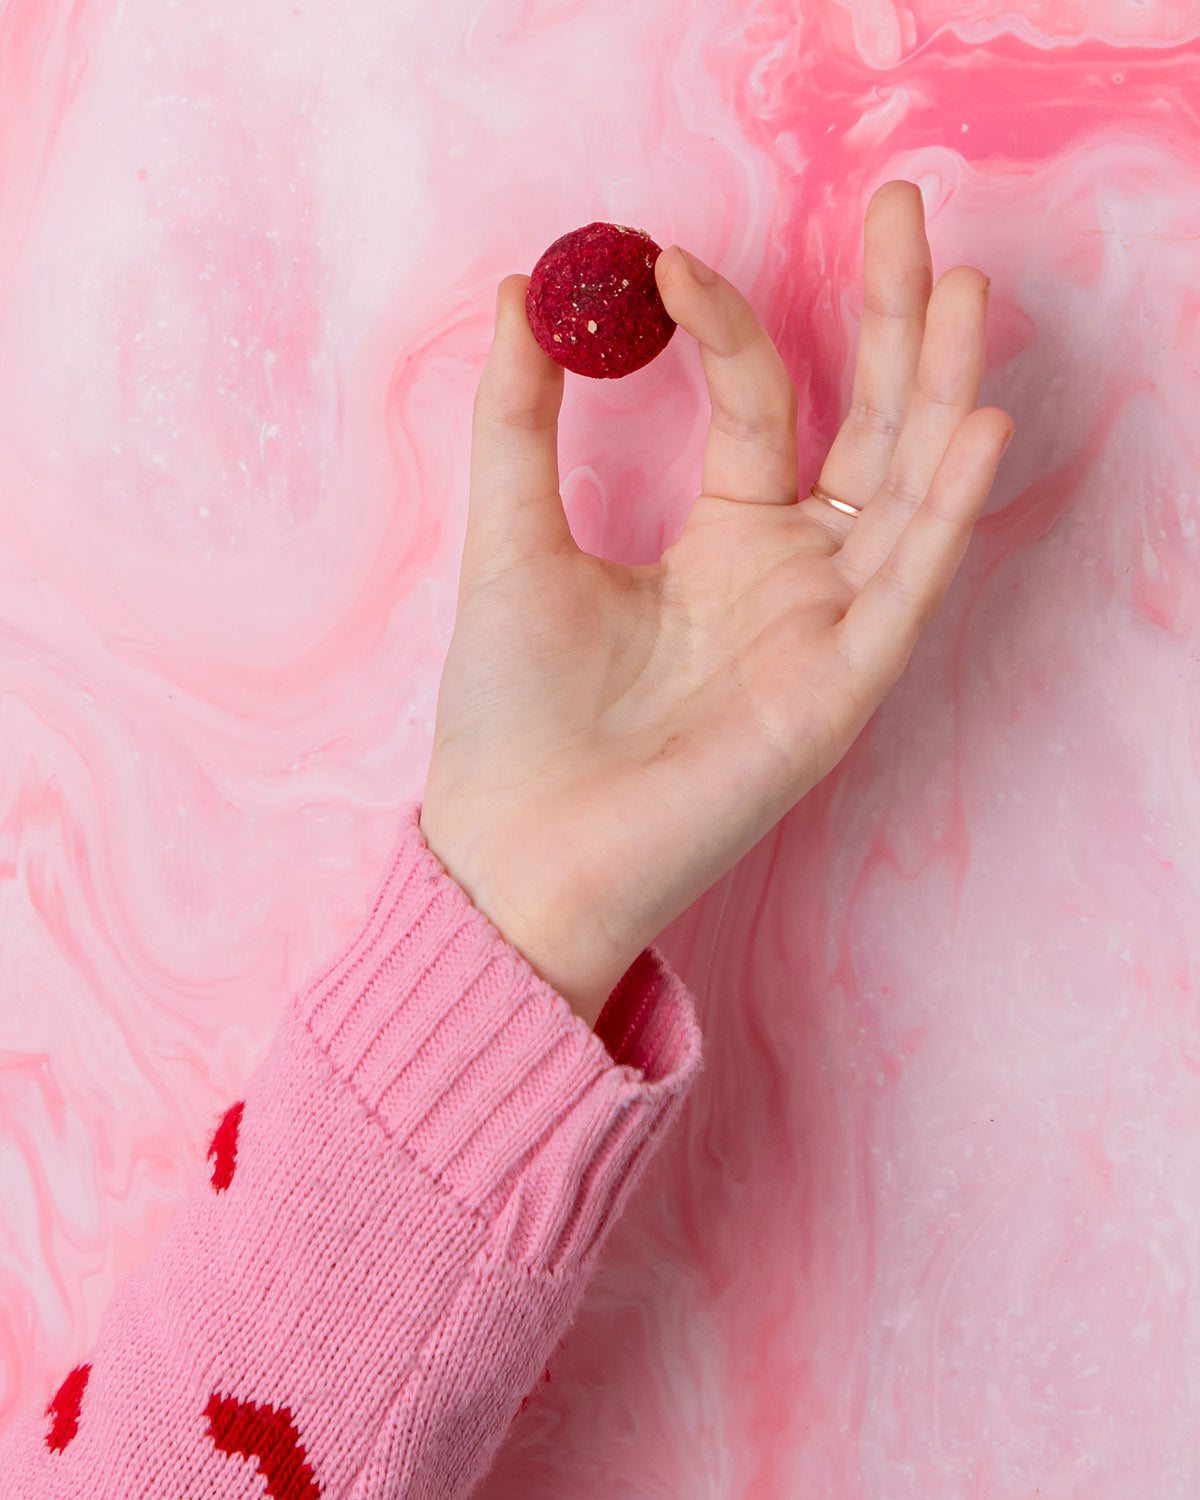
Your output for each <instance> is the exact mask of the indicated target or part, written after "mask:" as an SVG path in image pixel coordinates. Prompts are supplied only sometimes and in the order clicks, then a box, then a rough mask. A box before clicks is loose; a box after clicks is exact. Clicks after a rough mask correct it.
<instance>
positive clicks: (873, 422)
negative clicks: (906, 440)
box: [850, 401, 902, 438]
mask: <svg viewBox="0 0 1200 1500" xmlns="http://www.w3.org/2000/svg"><path fill="white" fill-rule="evenodd" d="M850 421H851V423H852V424H853V426H854V427H855V428H857V429H858V430H859V431H861V432H866V433H869V434H870V435H871V436H872V437H885V438H898V437H899V436H900V428H901V425H902V424H901V422H900V420H899V418H898V417H897V416H896V414H895V413H894V412H889V411H884V410H883V409H882V408H881V407H878V406H872V405H871V404H870V402H868V401H856V402H854V404H853V405H852V406H851V408H850Z"/></svg>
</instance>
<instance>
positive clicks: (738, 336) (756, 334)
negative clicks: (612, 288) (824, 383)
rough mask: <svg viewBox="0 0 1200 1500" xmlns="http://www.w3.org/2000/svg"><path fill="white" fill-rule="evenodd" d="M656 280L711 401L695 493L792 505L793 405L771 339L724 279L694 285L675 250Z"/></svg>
mask: <svg viewBox="0 0 1200 1500" xmlns="http://www.w3.org/2000/svg"><path fill="white" fill-rule="evenodd" d="M704 269H705V270H707V269H708V268H707V267H705V268H704ZM654 274H655V277H656V279H657V281H658V289H659V292H660V293H661V295H662V299H663V302H664V303H665V304H666V308H667V311H668V312H669V313H670V315H671V317H672V318H674V319H675V321H676V323H678V324H679V326H680V328H682V329H684V330H685V331H686V332H687V333H690V334H691V335H692V337H693V338H694V339H695V340H696V341H697V342H698V343H699V345H700V362H701V364H702V366H703V368H704V378H705V380H706V381H707V383H708V395H709V400H710V401H711V402H712V421H711V423H710V425H709V429H708V442H707V445H706V446H705V450H704V468H703V470H702V472H701V479H700V487H701V489H702V490H703V492H704V493H705V494H706V495H718V496H721V497H722V498H723V499H726V500H743V501H750V502H755V503H758V504H766V505H792V504H794V503H795V500H796V490H797V470H798V467H799V462H800V460H799V454H798V448H797V438H796V417H797V407H798V403H797V399H796V389H795V386H794V385H793V384H792V379H791V376H790V375H789V374H788V372H787V367H786V366H785V365H784V363H783V360H782V358H781V357H780V354H779V351H778V349H776V347H775V345H774V343H773V342H772V339H771V336H770V334H768V333H767V330H766V329H765V328H764V327H763V326H762V324H761V323H760V322H759V321H758V318H757V316H756V315H755V312H754V309H753V308H752V307H751V306H750V304H749V302H747V300H746V299H745V297H743V296H742V294H741V292H739V291H738V290H737V288H736V287H735V286H733V284H732V283H731V282H728V281H726V280H725V278H724V277H723V276H720V275H718V274H717V273H716V272H715V271H714V272H711V273H710V274H711V276H712V278H713V279H712V281H711V282H709V283H704V282H702V281H699V280H697V279H696V277H694V276H693V275H692V273H691V271H690V270H689V268H688V263H687V260H686V258H685V255H684V253H683V252H682V250H681V248H680V247H679V246H678V245H672V246H671V247H670V248H669V249H667V250H664V251H663V252H662V254H661V255H660V256H659V257H658V259H657V261H656V262H655V264H654Z"/></svg>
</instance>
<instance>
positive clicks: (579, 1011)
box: [419, 805, 641, 1026]
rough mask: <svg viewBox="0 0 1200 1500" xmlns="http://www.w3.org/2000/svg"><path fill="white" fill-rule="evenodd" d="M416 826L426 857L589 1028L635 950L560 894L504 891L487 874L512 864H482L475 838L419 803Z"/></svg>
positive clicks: (591, 909) (592, 906)
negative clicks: (434, 861) (432, 858)
mask: <svg viewBox="0 0 1200 1500" xmlns="http://www.w3.org/2000/svg"><path fill="white" fill-rule="evenodd" d="M419 827H420V831H421V835H422V837H423V838H424V840H425V843H426V845H427V846H428V848H429V850H430V852H431V853H432V854H433V855H434V856H435V858H436V859H437V860H438V862H439V863H440V864H441V865H442V867H443V868H444V869H445V871H446V873H447V874H448V875H449V876H450V878H451V879H452V880H453V881H454V882H455V884H456V885H458V886H459V887H460V888H461V889H462V891H463V892H464V893H465V894H466V896H467V899H468V900H469V901H470V902H471V904H472V906H474V907H475V909H476V910H477V911H479V912H481V913H482V914H483V915H484V916H485V917H486V918H487V919H488V921H489V922H490V923H491V924H492V926H493V927H494V928H495V929H496V931H497V932H498V933H499V934H500V936H501V937H502V938H503V939H504V941H505V942H506V943H508V944H509V946H510V947H512V948H515V949H516V951H517V952H518V953H520V955H521V957H522V958H524V960H525V961H526V963H527V964H528V965H529V966H530V968H531V969H532V970H533V971H534V973H535V974H537V976H538V977H539V978H540V979H542V980H544V981H545V983H546V984H548V985H549V986H550V987H551V988H552V989H554V990H556V991H557V992H558V994H560V995H561V996H562V998H563V999H564V1000H565V1001H566V1003H567V1005H568V1006H570V1008H571V1009H572V1010H573V1011H574V1012H575V1013H576V1015H578V1016H580V1017H581V1018H582V1019H583V1020H584V1021H586V1023H587V1024H588V1025H589V1026H594V1025H595V1023H596V1019H597V1017H598V1016H599V1015H600V1012H601V1011H602V1010H603V1008H604V1003H605V1001H606V1000H607V999H608V997H609V995H610V994H611V993H612V991H613V990H614V989H615V988H616V986H617V984H618V982H619V981H620V979H621V977H622V975H623V974H624V973H625V971H626V970H627V969H628V968H629V966H630V964H631V963H632V962H633V961H634V959H635V958H636V957H637V956H638V954H639V953H640V952H641V945H634V944H631V943H624V944H621V943H618V942H617V941H615V940H614V937H613V934H612V933H611V932H609V931H608V930H607V928H606V927H605V924H604V923H603V922H602V921H601V920H598V918H597V916H596V912H597V905H596V903H595V902H590V901H579V902H572V900H571V898H570V895H569V893H567V892H564V891H561V890H559V891H557V892H555V893H554V895H553V898H552V899H551V898H546V897H544V896H543V895H541V894H538V895H534V894H533V893H532V892H522V893H521V894H520V895H518V893H517V891H516V890H515V889H514V890H511V891H507V890H504V889H503V880H502V879H500V880H498V879H496V878H495V876H494V874H493V872H494V871H495V870H501V871H504V870H510V869H512V868H513V867H514V862H513V861H511V860H508V859H496V858H489V857H488V856H487V854H486V853H485V852H484V851H483V850H481V849H480V848H479V847H478V845H477V843H476V841H475V840H473V839H468V838H467V837H460V836H458V835H456V833H455V832H454V830H453V828H452V826H447V825H446V824H445V823H444V822H443V820H442V819H441V818H440V816H439V815H438V813H437V811H436V808H435V809H433V810H432V811H430V810H428V808H427V805H422V809H421V815H420V819H419Z"/></svg>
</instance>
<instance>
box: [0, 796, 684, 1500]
mask: <svg viewBox="0 0 1200 1500" xmlns="http://www.w3.org/2000/svg"><path fill="white" fill-rule="evenodd" d="M420 814H421V803H420V801H416V802H413V803H412V804H410V806H409V807H408V809H407V810H406V813H405V816H404V820H403V826H402V830H401V836H400V839H399V842H398V845H397V848H396V850H395V853H394V855H393V857H392V859H391V861H390V863H389V868H388V872H387V876H386V879H385V880H384V882H383V885H382V888H381V890H380V892H379V895H378V898H377V899H376V901H375V903H374V905H373V907H372V910H371V913H370V916H369V917H368V919H367V920H366V922H365V924H364V926H363V928H362V930H361V931H360V932H359V934H358V935H357V936H356V937H355V939H354V940H353V941H352V942H351V943H350V945H349V946H348V947H347V948H346V950H345V951H344V952H343V953H342V954H341V955H340V956H339V957H338V958H337V959H336V960H335V961H334V962H333V963H332V964H330V965H329V966H328V967H326V968H325V969H324V970H323V971H322V972H321V973H319V974H318V975H317V977H316V978H315V979H314V980H313V981H312V982H311V983H310V984H309V985H308V987H307V988H306V989H305V990H304V991H303V992H302V993H301V994H299V995H298V996H296V997H295V998H294V999H293V1000H291V1001H290V1002H289V1003H288V1005H287V1006H286V1008H285V1010H284V1014H283V1017H282V1020H281V1023H280V1026H279V1028H278V1030H277V1032H276V1034H275V1036H274V1038H273V1040H272V1044H271V1047H270V1050H269V1052H268V1054H267V1056H266V1058H265V1059H264V1060H263V1063H262V1064H261V1066H260V1067H259V1068H258V1069H257V1070H256V1071H255V1073H254V1074H253V1075H252V1076H251V1077H250V1079H249V1081H248V1082H247V1085H246V1088H245V1090H244V1098H242V1099H239V1100H237V1101H235V1102H233V1103H232V1104H230V1105H229V1107H228V1108H226V1109H225V1110H224V1111H223V1113H222V1115H221V1117H220V1120H219V1122H218V1123H217V1124H216V1128H215V1129H214V1131H213V1134H212V1139H211V1141H210V1143H209V1146H208V1153H207V1158H206V1160H207V1162H208V1163H209V1165H208V1167H207V1169H206V1170H205V1171H204V1172H203V1173H202V1174H200V1175H199V1176H198V1177H197V1179H196V1181H195V1182H194V1184H193V1185H192V1187H191V1189H190V1191H189V1193H188V1195H187V1197H186V1198H185V1200H184V1202H183V1203H182V1205H181V1206H180V1208H179V1210H178V1212H177V1213H176V1215H175V1217H174V1218H173V1219H172V1221H171V1223H170V1225H169V1226H168V1229H167V1232H166V1234H165V1235H164V1236H163V1239H162V1240H161V1242H160V1243H159V1245H158V1247H157V1249H156V1251H155V1252H154V1254H153V1255H152V1256H151V1258H150V1260H149V1261H148V1262H147V1263H146V1264H145V1265H144V1266H142V1267H141V1268H139V1269H138V1270H137V1271H135V1272H134V1273H133V1274H132V1275H130V1276H129V1277H127V1278H126V1280H125V1281H124V1282H122V1283H121V1284H120V1286H119V1287H118V1288H117V1291H116V1293H115V1295H114V1297H113V1299H112V1301H111V1302H110V1304H109V1306H108V1308H107V1309H106V1312H105V1315H104V1319H103V1321H102V1324H101V1327H100V1332H99V1335H98V1337H97V1341H96V1346H95V1348H94V1349H93V1350H92V1351H91V1353H90V1355H89V1357H88V1358H87V1360H86V1362H81V1363H80V1364H78V1365H77V1366H76V1367H75V1368H74V1369H73V1370H71V1371H70V1373H68V1374H67V1375H66V1377H65V1379H64V1380H63V1382H62V1384H61V1386H60V1387H59V1388H58V1390H57V1391H56V1392H55V1393H54V1394H53V1395H52V1396H51V1397H50V1398H49V1400H48V1402H47V1403H45V1404H43V1405H41V1406H40V1407H39V1408H38V1409H36V1410H33V1411H30V1412H28V1413H25V1414H23V1415H22V1416H20V1417H18V1419H17V1421H16V1422H15V1423H14V1424H13V1426H12V1427H11V1428H10V1429H9V1431H8V1432H7V1433H6V1434H5V1435H4V1437H3V1438H2V1439H0V1495H2V1496H3V1500H68V1497H69V1500H83V1497H85V1496H86V1497H88V1500H159V1497H162V1496H165V1495H170V1496H171V1497H172V1500H222V1497H229V1500H249V1497H254V1496H262V1495H266V1496H268V1497H271V1500H335V1497H336V1500H374V1497H379V1500H382V1497H387V1500H434V1497H436V1500H456V1497H465V1496H467V1495H469V1493H470V1492H471V1490H472V1489H473V1488H474V1487H475V1485H476V1484H477V1483H478V1481H479V1480H480V1478H481V1477H482V1476H483V1474H484V1473H485V1472H486V1471H487V1469H488V1468H489V1466H490V1464H491V1462H492V1460H493V1458H494V1457H495V1454H496V1450H497V1449H498V1447H499V1446H500V1443H501V1442H502V1441H503V1438H504V1436H505V1434H506V1432H507V1430H508V1428H509V1425H510V1424H511V1422H512V1419H513V1417H514V1416H515V1415H516V1413H517V1411H518V1410H519V1409H520V1407H521V1405H522V1400H523V1398H524V1397H526V1396H527V1393H528V1392H529V1391H531V1390H532V1389H533V1387H534V1386H535V1384H536V1383H537V1382H538V1380H539V1377H541V1376H542V1375H543V1372H544V1369H545V1366H546V1362H547V1360H548V1359H549V1357H550V1355H551V1354H552V1353H553V1351H554V1349H555V1347H556V1346H557V1345H558V1343H559V1342H560V1340H561V1338H562V1336H563V1334H564V1333H565V1332H566V1330H567V1328H568V1326H569V1324H570V1322H571V1320H572V1317H573V1316H574V1313H575V1311H576V1309H577V1307H578V1305H579V1302H580V1300H581V1298H582V1296H583V1293H584V1291H585V1289H586V1286H587V1282H588V1279H589V1278H590V1276H591V1274H592V1271H593V1270H594V1268H595V1264H596V1261H597V1258H598V1255H599V1252H600V1249H601V1246H602V1244H603V1242H604V1239H605V1237H606V1235H607V1233H608V1230H609V1229H610V1228H611V1226H612V1224H613V1222H614V1220H615V1219H616V1217H617V1215H618V1214H619V1213H620V1211H621V1209H622V1208H623V1207H624V1205H625V1203H626V1202H627V1201H628V1197H629V1195H630V1193H631V1192H632V1191H633V1189H634V1187H635V1186H636V1184H637V1182H638V1180H639V1179H640V1177H641V1175H642V1172H643V1170H644V1168H645V1166H646V1163H647V1161H648V1159H649V1157H650V1155H651V1154H652V1153H653V1151H654V1150H655V1149H656V1147H657V1145H658V1143H659V1142H660V1141H661V1139H662V1137H663V1135H664V1133H665V1132H666V1131H667V1130H668V1129H669V1127H670V1125H671V1124H672V1123H673V1121H674V1120H675V1118H676V1117H677V1115H678V1113H679V1110H680V1108H681V1106H682V1103H683V1100H684V1099H685V1097H686V1095H687V1093H688V1091H689V1090H690V1088H691V1086H692V1084H693V1083H694V1081H695V1079H696V1077H697V1075H698V1073H699V1071H700V1069H701V1067H702V1057H701V1040H700V1034H699V1030H698V1027H697V1024H696V1016H695V1008H694V1004H693V1000H692V997H691V996H690V995H689V993H688V992H687V990H686V989H685V987H684V986H683V985H682V983H681V982H680V981H679V979H678V978H677V977H676V976H675V975H674V974H673V973H672V972H671V970H670V969H669V968H668V966H667V964H666V962H665V960H664V959H663V958H662V956H661V954H659V953H658V951H657V950H656V949H653V948H649V949H647V950H646V951H645V952H644V953H642V954H641V955H640V956H639V958H638V959H637V960H636V962H635V963H634V964H633V965H632V966H631V968H630V970H629V972H628V973H627V974H626V975H625V976H624V978H623V979H622V980H621V982H620V984H619V985H618V986H617V987H616V989H615V990H614V991H613V994H612V996H611V997H610V998H609V1002H608V1004H607V1005H606V1006H605V1010H604V1012H603V1014H602V1015H601V1017H600V1019H599V1020H598V1022H597V1025H596V1029H595V1031H592V1030H590V1029H589V1028H588V1027H587V1025H586V1024H585V1023H584V1021H583V1020H582V1019H581V1018H580V1017H579V1016H577V1015H575V1013H574V1012H573V1011H571V1010H570V1008H569V1007H568V1006H567V1004H566V1002H565V1001H564V1000H563V998H562V997H561V996H560V995H558V994H557V993H556V992H555V991H554V990H553V989H551V988H550V986H549V985H547V984H545V983H544V981H542V980H541V979H540V978H539V977H538V976H537V975H536V974H535V973H534V971H533V970H532V968H531V967H530V966H529V964H528V963H527V962H526V961H525V959H524V958H523V957H522V956H521V955H520V953H518V952H517V951H516V949H514V948H512V947H511V946H510V945H509V944H508V943H506V942H505V941H504V939H503V938H502V937H501V936H500V934H499V933H498V932H497V931H496V929H495V928H494V927H493V926H492V925H491V923H490V922H489V921H488V920H487V918H486V917H484V916H483V914H482V913H481V912H479V911H478V910H477V909H476V908H475V907H474V906H472V905H471V903H470V901H469V900H468V898H467V896H466V894H465V892H464V891H463V890H462V889H461V887H460V886H458V885H457V884H456V883H455V881H454V880H452V879H451V877H450V876H449V875H448V874H447V872H446V871H445V870H444V869H443V868H442V866H441V864H440V863H439V862H438V860H437V859H436V858H435V857H434V856H433V854H432V853H431V852H430V850H429V848H428V847H427V845H426V843H425V840H424V838H423V837H422V835H421V831H420V827H419V819H420Z"/></svg>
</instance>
